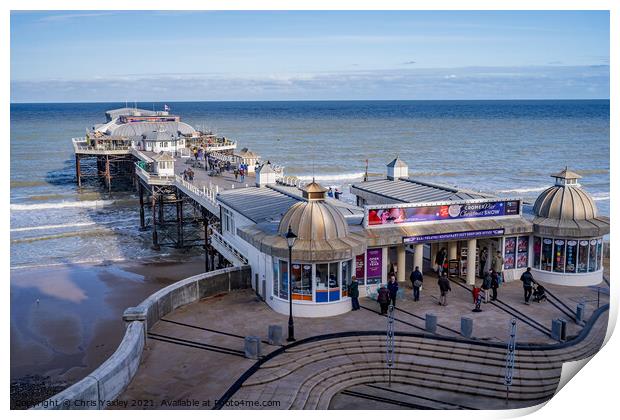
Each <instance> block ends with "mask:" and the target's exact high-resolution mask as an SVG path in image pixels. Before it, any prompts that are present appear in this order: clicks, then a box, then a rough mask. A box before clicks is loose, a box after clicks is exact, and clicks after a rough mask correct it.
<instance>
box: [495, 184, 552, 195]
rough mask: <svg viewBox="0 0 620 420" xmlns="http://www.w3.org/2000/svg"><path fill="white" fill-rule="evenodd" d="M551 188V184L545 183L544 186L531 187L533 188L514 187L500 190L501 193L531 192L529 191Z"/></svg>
mask: <svg viewBox="0 0 620 420" xmlns="http://www.w3.org/2000/svg"><path fill="white" fill-rule="evenodd" d="M547 188H549V185H545V186H544V187H531V188H514V189H511V190H499V191H498V192H500V193H504V194H505V193H520V194H522V193H529V192H540V191H544V190H546V189H547Z"/></svg>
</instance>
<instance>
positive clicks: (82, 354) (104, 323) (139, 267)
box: [10, 257, 204, 385]
mask: <svg viewBox="0 0 620 420" xmlns="http://www.w3.org/2000/svg"><path fill="white" fill-rule="evenodd" d="M203 271H204V259H203V258H201V257H191V258H188V259H187V261H183V262H149V263H147V262H126V263H115V264H110V265H97V266H89V265H70V264H67V265H62V266H54V267H44V268H37V269H24V270H13V271H11V356H10V357H11V380H12V381H13V380H16V379H19V378H24V377H26V376H28V375H41V376H44V377H46V376H49V381H50V382H51V383H65V384H67V385H70V384H72V383H75V382H77V381H79V380H80V379H81V378H83V377H84V376H86V375H88V374H89V373H90V372H91V371H93V370H94V369H95V368H96V367H97V366H99V365H100V364H101V363H102V362H103V361H104V360H105V359H107V358H108V357H109V356H110V355H111V354H112V353H113V352H114V351H115V350H116V347H117V346H118V344H119V343H120V341H121V339H122V337H123V334H124V323H123V321H122V314H123V311H124V310H125V309H126V308H127V307H130V306H135V305H137V304H138V303H140V302H141V301H142V300H143V299H144V298H146V297H147V296H148V295H150V294H151V293H153V292H155V291H156V290H159V289H161V288H162V287H164V286H167V285H169V284H171V283H174V282H176V281H178V280H181V279H183V278H186V277H189V276H192V275H195V274H198V273H201V272H203ZM37 300H38V301H37Z"/></svg>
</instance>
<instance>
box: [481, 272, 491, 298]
mask: <svg viewBox="0 0 620 420" xmlns="http://www.w3.org/2000/svg"><path fill="white" fill-rule="evenodd" d="M492 282H493V278H492V277H491V273H489V272H488V271H485V272H484V277H483V278H482V290H484V303H489V297H490V296H489V289H490V288H491V283H492Z"/></svg>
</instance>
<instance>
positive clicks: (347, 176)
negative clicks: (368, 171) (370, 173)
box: [297, 172, 364, 181]
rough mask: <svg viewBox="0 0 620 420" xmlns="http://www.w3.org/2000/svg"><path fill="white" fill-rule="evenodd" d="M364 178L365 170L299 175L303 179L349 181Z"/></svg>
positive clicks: (298, 177)
mask: <svg viewBox="0 0 620 420" xmlns="http://www.w3.org/2000/svg"><path fill="white" fill-rule="evenodd" d="M362 178H364V172H354V173H345V174H327V175H298V176H297V179H299V180H301V181H312V179H314V180H315V181H347V180H355V179H362Z"/></svg>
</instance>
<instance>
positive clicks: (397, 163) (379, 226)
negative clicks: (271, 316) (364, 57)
mask: <svg viewBox="0 0 620 420" xmlns="http://www.w3.org/2000/svg"><path fill="white" fill-rule="evenodd" d="M256 174H257V176H256V180H257V181H256V186H254V187H248V188H241V189H234V190H227V191H224V192H221V193H220V194H219V195H218V201H219V203H220V206H221V212H222V214H221V226H222V236H223V237H224V239H225V240H226V241H227V242H229V243H230V244H231V245H232V246H234V247H235V248H236V249H237V250H238V251H239V252H240V253H241V254H243V255H244V256H246V257H247V260H248V264H250V265H251V266H252V275H253V279H254V281H253V287H254V288H255V289H256V290H257V292H258V293H259V294H260V295H261V296H264V297H265V301H266V302H267V304H269V306H271V307H272V308H273V309H274V310H275V311H277V312H280V313H285V314H287V313H288V310H289V285H290V286H292V287H291V297H292V301H293V314H294V315H295V316H302V317H322V316H332V315H338V314H341V313H344V312H347V311H349V310H351V303H350V299H349V297H348V296H347V291H348V285H349V284H350V282H351V279H352V277H353V276H355V277H356V279H357V281H358V282H359V284H360V286H359V289H360V295H361V296H364V295H369V294H374V293H375V292H376V289H377V287H378V286H379V284H381V283H386V281H387V278H388V273H390V272H394V273H395V274H396V278H397V280H398V281H399V282H404V281H407V280H408V275H409V273H410V272H411V271H412V270H413V267H415V266H419V267H421V268H422V269H424V270H433V269H435V268H436V264H437V262H438V261H445V266H446V267H447V269H448V272H449V275H450V276H453V277H459V278H462V279H463V281H465V282H467V283H468V284H474V283H475V281H476V278H477V277H479V276H480V275H481V274H482V273H483V272H484V271H486V270H489V269H490V268H491V264H492V260H493V257H495V256H496V255H498V252H499V255H501V256H502V258H503V260H504V264H503V270H502V271H503V276H504V278H505V280H506V281H512V280H515V279H518V278H519V276H520V275H521V273H522V272H523V271H525V269H526V268H527V267H532V270H533V274H534V277H535V279H536V280H538V281H542V282H548V283H554V284H562V285H576V286H582V285H592V284H598V283H600V282H601V281H602V271H603V266H602V261H603V236H604V235H606V234H607V233H609V219H608V218H606V217H602V216H599V215H598V214H597V210H596V206H595V204H594V201H593V200H592V198H591V197H590V196H589V195H588V193H587V192H585V191H584V190H583V189H582V188H581V186H580V185H579V183H578V182H577V181H578V179H579V178H580V176H579V175H577V174H576V173H574V172H571V171H568V170H564V171H562V172H560V173H557V174H554V175H552V177H554V179H555V185H553V186H551V187H550V188H549V189H547V190H545V191H544V192H543V193H542V194H541V195H540V197H539V198H538V199H537V200H536V203H535V204H534V206H528V205H524V203H523V202H522V200H521V199H520V198H518V197H507V198H506V197H504V198H499V197H493V196H489V195H485V194H481V193H479V192H473V191H466V190H460V189H455V188H450V187H446V186H443V185H438V184H433V183H428V182H421V181H417V180H414V179H411V178H409V177H408V168H407V165H406V164H405V163H404V162H403V161H401V160H400V159H399V158H396V159H395V160H393V161H392V162H390V163H389V164H388V167H387V177H386V178H385V179H374V180H370V181H365V182H361V183H358V184H355V185H353V186H352V187H351V193H352V194H354V195H355V197H356V201H357V203H356V205H353V204H348V203H345V202H343V201H341V200H336V199H333V198H329V197H326V194H325V192H326V189H325V188H323V187H322V186H320V185H319V184H317V183H315V182H312V183H310V184H308V185H306V186H305V187H304V188H302V189H299V188H296V187H287V186H282V185H279V184H276V183H275V174H274V172H273V169H272V168H271V167H270V165H269V164H268V163H267V164H265V165H262V166H260V165H259V166H257V168H256ZM289 227H290V230H291V231H292V232H293V233H294V234H295V235H296V237H297V238H296V240H295V242H294V244H293V247H292V248H291V250H290V251H291V254H292V265H291V270H290V271H291V281H290V282H289V265H288V264H289V247H288V243H287V240H286V238H285V235H286V234H287V232H288V231H289ZM485 256H486V258H485Z"/></svg>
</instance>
